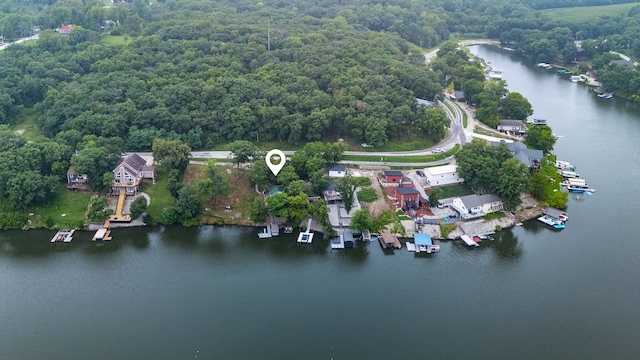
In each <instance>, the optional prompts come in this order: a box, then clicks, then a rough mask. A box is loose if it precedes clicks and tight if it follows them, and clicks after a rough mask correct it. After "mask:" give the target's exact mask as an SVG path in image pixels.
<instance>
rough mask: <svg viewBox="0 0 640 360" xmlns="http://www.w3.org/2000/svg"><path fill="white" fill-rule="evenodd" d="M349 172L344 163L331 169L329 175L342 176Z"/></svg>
mask: <svg viewBox="0 0 640 360" xmlns="http://www.w3.org/2000/svg"><path fill="white" fill-rule="evenodd" d="M346 174H347V167H346V166H344V165H336V166H334V167H332V168H331V169H329V177H334V178H341V177H344V176H345V175H346Z"/></svg>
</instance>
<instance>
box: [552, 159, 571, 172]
mask: <svg viewBox="0 0 640 360" xmlns="http://www.w3.org/2000/svg"><path fill="white" fill-rule="evenodd" d="M556 167H557V168H558V169H560V170H569V171H575V170H576V167H575V166H573V165H571V163H570V162H568V161H562V160H558V161H556Z"/></svg>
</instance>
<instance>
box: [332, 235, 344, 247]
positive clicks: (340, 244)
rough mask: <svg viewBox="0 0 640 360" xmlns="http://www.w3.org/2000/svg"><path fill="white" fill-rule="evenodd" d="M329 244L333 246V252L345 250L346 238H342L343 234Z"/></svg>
mask: <svg viewBox="0 0 640 360" xmlns="http://www.w3.org/2000/svg"><path fill="white" fill-rule="evenodd" d="M329 243H330V244H331V249H332V250H333V249H344V237H343V236H342V234H340V236H337V237H335V238H333V239H332V240H331V241H330V242H329Z"/></svg>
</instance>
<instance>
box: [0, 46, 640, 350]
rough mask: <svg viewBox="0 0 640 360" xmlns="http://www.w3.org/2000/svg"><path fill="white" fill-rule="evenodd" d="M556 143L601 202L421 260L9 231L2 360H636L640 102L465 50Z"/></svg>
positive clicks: (223, 233) (236, 243)
mask: <svg viewBox="0 0 640 360" xmlns="http://www.w3.org/2000/svg"><path fill="white" fill-rule="evenodd" d="M472 51H473V53H475V54H478V55H479V56H481V57H483V58H485V59H486V60H487V61H490V62H491V65H492V66H493V67H494V68H495V69H496V70H501V71H503V76H504V79H505V80H506V81H507V82H508V85H509V89H510V90H511V91H518V92H521V93H522V94H523V95H524V96H525V97H527V98H528V99H529V101H530V102H531V103H532V105H533V107H534V109H535V115H534V116H535V117H537V118H546V119H547V120H548V122H549V125H550V126H551V127H552V128H553V130H554V132H555V133H556V134H558V135H559V136H561V138H560V139H559V140H558V143H557V145H556V147H555V148H556V153H557V154H558V157H559V158H560V159H562V160H567V161H570V162H572V163H574V164H575V165H576V166H577V172H578V173H580V174H581V175H582V176H584V177H585V178H586V179H587V180H588V183H589V185H590V186H592V187H595V188H596V189H597V190H598V191H597V192H596V193H595V194H594V195H593V196H585V195H579V196H578V195H575V194H572V195H571V197H570V203H569V209H568V214H569V218H570V219H569V222H568V224H567V228H566V229H564V230H562V231H560V232H556V231H552V230H550V229H548V228H546V227H544V226H543V225H542V224H539V223H538V222H536V221H533V222H528V223H525V226H524V227H516V228H514V229H513V230H507V231H503V232H501V233H500V234H497V236H496V240H495V241H494V242H485V243H483V244H482V246H481V247H480V248H475V249H467V248H465V247H464V246H463V245H462V244H460V242H459V241H453V242H440V245H441V246H442V250H441V252H440V253H438V254H434V255H432V256H429V257H416V255H415V254H413V253H408V252H407V251H406V249H402V250H399V251H396V252H395V253H384V252H383V251H382V250H381V249H380V246H379V245H378V244H375V243H372V244H368V245H362V244H359V245H360V246H359V247H358V248H357V249H354V250H351V251H348V250H347V251H335V250H334V251H331V250H329V245H328V242H327V241H321V240H320V239H316V238H314V243H313V244H312V245H310V246H303V245H298V244H296V243H295V238H294V236H293V235H288V236H281V237H279V238H273V239H266V240H264V239H263V240H260V239H258V237H257V235H256V234H257V232H258V230H257V229H252V228H242V227H212V226H206V227H199V228H180V227H156V228H136V229H115V230H114V231H113V237H114V240H113V241H112V242H110V243H106V244H104V245H97V244H94V243H91V242H90V241H89V239H90V237H91V234H90V233H76V236H75V238H74V241H73V242H72V243H71V244H50V243H49V239H50V238H51V236H52V235H53V232H52V231H42V230H36V231H33V230H32V231H27V232H20V231H5V232H0V289H2V291H0V324H2V326H0V359H131V358H138V359H194V358H198V359H425V358H434V359H469V358H473V359H633V358H638V357H640V343H639V342H638V341H637V338H638V336H639V335H640V311H638V299H640V276H639V272H640V271H639V270H640V241H639V238H638V234H639V233H640V221H637V220H636V219H637V216H636V209H638V206H637V202H638V201H639V200H640V196H638V193H639V190H638V188H636V187H635V186H631V185H633V181H634V180H635V179H638V178H639V177H640V168H639V165H638V164H640V161H639V160H640V159H638V157H640V154H639V152H638V151H636V149H637V148H638V145H637V143H638V139H640V117H639V114H640V109H639V108H638V107H637V106H636V105H633V104H629V103H627V102H625V101H623V100H620V99H612V100H602V99H599V98H597V97H596V96H595V95H594V94H592V93H591V92H590V91H589V90H588V89H587V88H586V87H584V86H581V85H579V84H574V83H571V82H570V81H569V80H568V79H566V78H561V77H558V76H556V75H555V74H553V73H552V72H549V71H543V70H539V69H536V68H534V67H533V66H532V64H527V63H523V62H521V60H519V59H518V58H514V57H513V56H511V55H510V54H508V53H504V52H500V51H498V50H495V49H492V48H488V47H473V48H472Z"/></svg>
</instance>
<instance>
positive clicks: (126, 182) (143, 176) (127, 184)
mask: <svg viewBox="0 0 640 360" xmlns="http://www.w3.org/2000/svg"><path fill="white" fill-rule="evenodd" d="M113 175H114V180H113V183H112V184H111V190H112V191H113V192H117V193H119V192H120V190H121V189H124V190H125V192H126V194H127V195H134V194H136V193H137V192H138V190H139V188H140V184H141V183H142V182H143V181H145V180H148V181H151V182H155V179H156V173H155V168H154V167H153V166H150V165H147V161H146V160H145V159H143V158H142V157H140V155H138V154H131V155H129V156H127V157H126V158H124V159H123V160H122V161H121V162H120V163H119V164H118V166H116V167H115V169H113Z"/></svg>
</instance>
